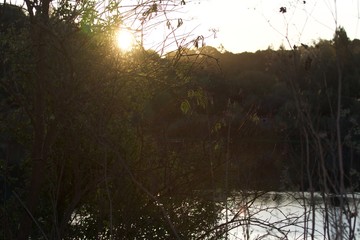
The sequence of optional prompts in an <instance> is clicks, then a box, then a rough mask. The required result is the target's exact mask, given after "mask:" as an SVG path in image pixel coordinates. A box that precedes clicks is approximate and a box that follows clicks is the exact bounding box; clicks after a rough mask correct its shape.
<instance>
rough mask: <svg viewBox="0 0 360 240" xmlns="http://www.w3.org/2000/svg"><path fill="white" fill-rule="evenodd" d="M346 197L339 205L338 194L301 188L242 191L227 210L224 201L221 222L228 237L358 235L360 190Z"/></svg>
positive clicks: (355, 236) (231, 199) (353, 236)
mask: <svg viewBox="0 0 360 240" xmlns="http://www.w3.org/2000/svg"><path fill="white" fill-rule="evenodd" d="M334 199H335V201H334ZM346 199H347V201H343V206H344V207H343V208H340V207H339V205H340V202H339V201H338V200H339V198H334V197H333V196H326V197H325V198H323V197H322V196H321V194H320V193H314V194H313V197H311V194H310V193H298V192H295V193H294V192H292V193H289V192H287V193H285V192H269V193H242V194H237V195H236V196H234V197H231V198H228V202H227V204H228V211H226V210H225V209H226V208H225V203H224V202H223V203H222V204H223V206H224V210H223V211H222V221H221V223H220V224H224V225H226V226H227V230H228V239H234V240H235V239H251V240H253V239H350V238H354V239H356V238H359V237H360V230H359V229H360V223H359V220H358V207H359V204H360V194H354V195H347V196H346ZM226 215H227V221H226ZM226 222H227V223H228V224H225V223H226ZM340 235H341V236H342V238H340Z"/></svg>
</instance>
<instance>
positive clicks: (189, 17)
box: [12, 0, 360, 53]
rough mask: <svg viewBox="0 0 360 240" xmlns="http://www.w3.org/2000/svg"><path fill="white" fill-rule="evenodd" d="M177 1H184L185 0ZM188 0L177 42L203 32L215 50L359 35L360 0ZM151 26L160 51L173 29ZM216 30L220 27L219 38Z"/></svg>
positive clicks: (152, 42)
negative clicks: (340, 31) (343, 32)
mask: <svg viewBox="0 0 360 240" xmlns="http://www.w3.org/2000/svg"><path fill="white" fill-rule="evenodd" d="M54 1H56V0H54ZM58 1H59V0H58ZM98 1H102V0H98ZM105 1H107V0H105ZM118 1H120V2H121V3H122V5H123V6H126V5H128V4H130V5H134V2H138V1H140V0H136V1H135V0H118ZM176 1H177V2H180V0H176ZM12 2H22V0H12ZM185 2H186V5H185V6H181V9H180V10H177V11H175V13H174V14H173V15H172V16H171V18H174V19H175V20H176V19H177V18H182V19H183V21H184V24H183V25H182V26H181V27H180V29H179V30H180V31H178V35H177V37H178V40H179V39H180V41H181V38H182V37H183V36H187V39H186V40H187V41H189V40H191V39H194V38H196V36H204V37H205V40H204V42H205V44H206V45H210V46H214V47H216V48H219V47H220V46H222V47H223V48H224V50H226V51H230V52H233V53H240V52H256V51H257V50H265V49H267V48H269V47H271V48H273V49H275V50H276V49H278V48H279V47H280V46H281V45H283V46H284V47H285V48H289V47H290V46H293V45H300V44H301V43H304V44H311V43H312V42H314V41H317V40H318V39H327V40H330V39H332V37H333V35H334V32H335V29H336V27H337V26H342V27H344V28H345V30H346V32H347V34H348V36H349V38H350V39H354V38H360V36H359V35H360V0H185ZM281 7H285V8H286V12H285V13H281V12H280V8H281ZM125 9H126V8H125ZM169 16H170V15H169ZM154 21H157V20H156V19H154ZM152 24H153V22H152V23H149V26H150V27H149V28H148V32H147V33H146V35H145V37H144V39H143V40H144V42H143V44H144V46H145V47H147V48H153V49H154V50H157V51H161V49H162V47H163V46H161V44H159V43H160V42H161V41H162V40H163V39H164V38H166V36H167V33H166V31H168V29H167V26H166V24H165V23H163V24H159V25H157V24H154V25H152ZM175 25H176V21H175ZM127 27H129V28H133V27H134V26H127ZM135 28H136V27H135ZM209 30H210V31H209ZM213 30H216V34H215V35H216V36H214V32H213ZM179 36H180V37H179ZM172 41H174V40H172ZM168 42H171V40H170V41H168ZM219 49H220V48H219Z"/></svg>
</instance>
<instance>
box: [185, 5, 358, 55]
mask: <svg viewBox="0 0 360 240" xmlns="http://www.w3.org/2000/svg"><path fill="white" fill-rule="evenodd" d="M189 5H190V6H188V8H189V11H188V13H189V14H190V15H191V16H193V17H194V18H195V19H194V23H193V24H196V23H195V22H197V23H198V24H200V25H199V26H198V28H197V29H196V30H195V31H196V33H202V34H203V35H207V34H210V32H209V31H208V30H209V29H216V30H218V33H217V34H216V36H217V37H216V38H215V39H214V38H213V37H211V38H208V39H206V44H207V45H212V46H214V47H218V46H219V45H220V44H222V45H223V46H224V48H225V49H226V50H228V51H230V52H234V53H238V52H244V51H249V52H254V51H257V50H263V49H267V48H268V47H269V46H272V47H273V48H274V49H278V47H279V46H280V45H281V44H283V45H284V46H285V47H289V43H290V45H291V46H293V45H294V44H295V45H299V44H300V43H305V44H309V43H311V42H313V40H317V39H319V38H323V39H331V38H332V37H333V34H334V31H335V29H336V21H335V20H336V19H337V26H343V27H344V28H345V30H346V31H347V34H348V36H349V37H350V39H354V38H359V34H360V24H359V21H360V18H359V17H360V6H359V0H338V1H336V0H306V1H303V0H301V1H300V0H198V1H195V2H193V3H192V4H189ZM280 7H286V10H287V12H286V13H284V14H282V13H280V12H279V10H280ZM286 36H287V37H288V39H289V43H288V41H287V40H286Z"/></svg>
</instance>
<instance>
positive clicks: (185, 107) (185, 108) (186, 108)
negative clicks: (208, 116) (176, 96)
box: [180, 100, 191, 114]
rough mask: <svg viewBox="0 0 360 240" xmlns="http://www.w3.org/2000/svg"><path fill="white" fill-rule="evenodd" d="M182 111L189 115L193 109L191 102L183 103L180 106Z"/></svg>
mask: <svg viewBox="0 0 360 240" xmlns="http://www.w3.org/2000/svg"><path fill="white" fill-rule="evenodd" d="M180 109H181V111H182V112H183V113H184V114H187V113H188V112H189V111H190V109H191V106H190V103H189V101H188V100H185V101H183V102H182V103H181V105H180Z"/></svg>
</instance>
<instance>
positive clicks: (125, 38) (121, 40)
mask: <svg viewBox="0 0 360 240" xmlns="http://www.w3.org/2000/svg"><path fill="white" fill-rule="evenodd" d="M116 44H117V46H118V48H120V50H121V51H123V52H128V51H131V50H132V48H133V47H134V44H135V38H134V35H133V34H132V33H131V32H130V31H128V30H125V29H120V30H118V31H117V33H116Z"/></svg>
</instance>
